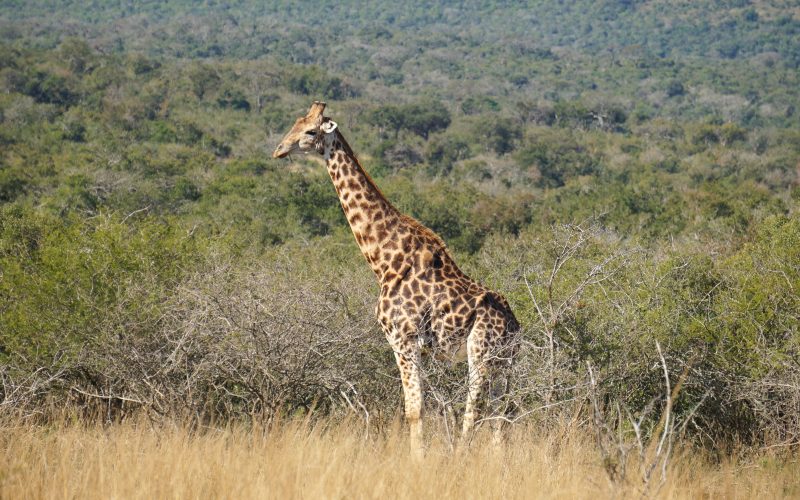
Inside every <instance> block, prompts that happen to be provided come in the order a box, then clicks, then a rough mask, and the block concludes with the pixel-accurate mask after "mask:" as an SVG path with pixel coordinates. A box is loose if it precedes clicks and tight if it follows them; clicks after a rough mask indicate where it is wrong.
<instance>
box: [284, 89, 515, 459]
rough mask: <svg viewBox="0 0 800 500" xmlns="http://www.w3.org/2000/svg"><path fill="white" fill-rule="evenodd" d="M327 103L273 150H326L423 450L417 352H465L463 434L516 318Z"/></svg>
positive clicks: (505, 358) (414, 437) (498, 367)
mask: <svg viewBox="0 0 800 500" xmlns="http://www.w3.org/2000/svg"><path fill="white" fill-rule="evenodd" d="M324 107H325V105H324V103H319V102H315V103H314V105H312V107H311V109H310V110H309V112H308V114H307V115H306V116H305V117H302V118H299V119H298V120H297V122H296V123H295V126H294V127H293V128H292V130H290V131H289V133H288V134H287V135H286V137H285V138H284V140H283V141H282V142H281V144H280V145H279V146H278V147H277V148H276V150H275V152H274V153H273V156H274V157H278V158H280V157H284V156H286V155H287V154H289V153H290V152H292V151H295V150H299V151H316V152H318V153H320V154H322V155H323V157H324V159H325V163H326V166H327V169H328V174H329V175H330V177H331V180H332V181H333V185H334V187H335V188H336V192H337V194H338V196H339V200H340V202H341V205H342V209H343V210H344V214H345V217H346V218H347V221H348V223H349V224H350V227H351V229H352V231H353V235H354V236H355V239H356V243H357V244H358V246H359V248H360V249H361V252H362V254H363V255H364V257H365V258H366V260H367V262H368V263H369V265H370V267H371V268H372V271H373V272H374V273H375V275H376V277H377V278H378V282H379V283H380V286H381V291H380V297H379V300H378V304H377V306H376V308H375V312H376V315H377V317H378V321H379V322H380V324H381V327H382V329H383V331H384V334H385V335H386V339H387V340H388V342H389V344H390V345H391V347H392V350H393V351H394V355H395V359H396V361H397V365H398V368H399V370H400V375H401V379H402V383H403V394H404V403H405V416H406V419H407V421H408V423H409V426H410V432H411V446H412V449H414V450H415V451H417V452H421V450H422V423H421V419H422V410H423V384H422V374H421V372H420V356H421V353H422V352H423V351H426V350H430V351H432V352H434V353H435V354H437V355H439V356H441V357H449V358H451V359H452V358H455V357H457V356H458V354H459V353H460V352H463V353H464V354H466V358H467V361H468V365H469V374H468V379H469V381H468V396H467V402H466V408H465V413H464V421H463V426H462V436H463V437H464V438H468V437H469V436H470V434H471V432H472V430H473V428H474V425H475V419H476V416H477V413H476V411H477V405H478V404H479V402H480V400H481V399H482V398H483V396H484V395H485V392H486V389H487V386H489V385H490V378H491V376H492V374H493V373H498V372H500V371H502V370H503V369H504V368H508V367H509V366H510V364H511V359H512V357H513V354H514V352H513V346H512V345H511V343H512V342H511V341H512V337H513V335H514V334H515V333H516V332H517V331H518V330H519V324H518V323H517V320H516V318H515V317H514V314H513V312H512V311H511V308H510V306H509V305H508V302H507V301H506V299H505V298H504V297H503V296H501V295H500V294H498V293H496V292H493V291H491V290H489V289H488V288H486V287H484V286H483V285H481V284H479V283H477V282H475V281H473V280H472V279H470V278H469V277H468V276H467V275H466V274H464V273H463V272H462V271H461V270H460V269H459V268H458V266H457V265H456V263H455V261H454V260H453V258H452V257H451V256H450V253H449V252H448V251H447V247H446V246H445V244H444V242H443V241H442V239H441V238H439V236H438V235H436V233H434V232H433V231H431V230H430V229H428V228H427V227H425V226H423V225H422V224H420V223H419V222H417V221H416V220H415V219H413V218H412V217H409V216H407V215H404V214H402V213H400V211H399V210H397V209H396V208H395V207H394V206H393V205H392V204H391V203H389V201H388V200H387V199H386V198H385V197H384V196H383V194H382V193H381V192H380V190H379V189H378V187H377V186H376V185H375V183H374V182H373V181H372V179H371V178H370V176H369V174H367V172H366V171H365V170H364V169H363V168H362V167H361V165H360V163H359V162H358V160H357V159H356V157H355V155H354V154H353V151H352V149H351V148H350V146H349V145H348V144H347V141H345V139H344V137H343V136H342V134H341V133H340V132H339V131H338V129H337V126H336V124H335V123H334V122H332V121H330V120H329V119H327V118H325V117H323V115H322V111H323V110H324ZM501 382H502V380H501ZM493 389H494V388H493ZM500 391H501V392H504V391H505V387H501V388H500Z"/></svg>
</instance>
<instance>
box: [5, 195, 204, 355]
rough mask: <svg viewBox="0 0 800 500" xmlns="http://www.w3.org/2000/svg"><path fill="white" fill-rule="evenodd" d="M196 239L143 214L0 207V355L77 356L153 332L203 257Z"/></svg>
mask: <svg viewBox="0 0 800 500" xmlns="http://www.w3.org/2000/svg"><path fill="white" fill-rule="evenodd" d="M197 256H198V246H197V243H196V239H195V238H192V237H189V236H187V235H186V234H185V233H183V232H182V231H177V230H176V228H174V227H173V226H171V225H170V224H168V223H165V222H160V221H157V220H154V219H149V218H145V219H144V220H140V221H138V222H137V224H136V225H135V226H131V225H129V224H128V223H127V221H124V220H122V219H121V218H120V217H115V216H105V215H104V216H100V217H96V218H94V219H83V220H82V219H79V218H77V217H68V218H66V219H58V218H55V217H52V216H46V215H42V214H41V213H37V212H36V211H32V210H28V209H21V208H19V207H4V208H2V211H0V268H1V269H2V270H3V279H2V280H0V300H1V301H2V303H3V304H4V307H3V314H2V315H0V359H3V360H4V362H8V361H9V360H11V359H13V360H14V361H15V362H24V364H26V365H27V366H37V364H39V363H48V362H49V360H52V359H53V358H61V359H62V360H64V361H65V362H66V361H67V360H69V361H74V358H73V357H74V356H75V355H77V354H78V353H79V352H80V350H81V349H83V348H87V347H90V346H91V345H93V344H96V343H102V342H103V341H104V338H105V337H106V336H108V335H137V334H146V333H147V331H148V330H147V329H148V328H150V327H152V325H153V324H155V323H156V322H157V321H158V315H159V314H160V311H161V306H162V299H163V297H164V296H165V295H166V294H167V293H169V290H170V289H171V288H172V287H174V286H175V285H176V283H177V281H178V280H179V279H180V277H181V276H182V275H183V273H184V272H185V271H187V270H188V269H190V268H191V265H192V263H193V262H194V261H195V260H196V259H197Z"/></svg>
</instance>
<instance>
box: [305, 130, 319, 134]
mask: <svg viewBox="0 0 800 500" xmlns="http://www.w3.org/2000/svg"><path fill="white" fill-rule="evenodd" d="M306 135H317V132H316V131H315V130H309V131H307V132H306Z"/></svg>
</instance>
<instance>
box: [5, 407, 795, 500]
mask: <svg viewBox="0 0 800 500" xmlns="http://www.w3.org/2000/svg"><path fill="white" fill-rule="evenodd" d="M4 427H5V428H4V429H2V433H1V434H0V449H1V450H2V453H0V498H15V499H24V498H83V499H91V498H148V499H149V498H237V499H238V498H314V499H316V498H431V497H435V498H538V497H547V498H599V497H634V496H635V497H641V496H642V493H643V492H642V489H641V483H638V482H637V480H636V479H635V477H634V478H630V477H631V476H636V475H635V474H629V480H628V481H626V483H625V484H622V485H620V484H611V483H610V482H609V481H608V479H607V478H606V475H605V472H604V470H603V467H602V465H601V461H600V458H599V456H598V455H597V453H596V451H595V447H594V445H593V443H592V441H591V440H590V439H585V438H583V437H571V438H559V437H557V436H559V435H560V434H562V433H559V432H557V431H554V432H550V433H549V434H548V435H546V436H541V435H536V433H533V432H531V431H529V430H528V431H526V429H523V428H518V429H516V430H515V431H514V432H513V433H512V435H511V436H510V437H509V442H508V443H507V444H506V445H505V448H504V449H503V450H502V451H500V450H497V449H494V448H493V447H491V446H484V445H481V444H480V443H478V444H475V445H474V446H473V447H472V448H470V449H469V450H468V452H458V451H456V452H451V451H449V448H448V447H447V446H446V445H445V444H443V443H441V442H438V441H436V440H435V439H434V440H433V442H432V443H431V445H430V448H429V450H428V453H427V455H426V457H425V459H424V460H422V461H419V462H415V461H413V460H411V459H410V458H409V455H408V453H407V452H406V449H407V443H406V442H405V441H404V439H403V437H402V436H403V435H404V433H403V432H402V428H400V426H394V427H392V428H390V429H387V430H385V431H384V432H382V433H380V434H379V435H375V433H374V432H373V435H372V436H369V437H366V436H365V434H364V431H363V429H362V428H359V426H357V425H355V424H336V425H329V426H327V428H325V426H322V425H321V424H317V425H315V426H309V425H306V424H304V423H301V422H289V423H284V424H281V425H278V426H277V427H276V428H274V430H273V431H271V432H263V431H260V430H253V429H246V428H244V427H241V426H240V427H227V428H219V429H206V430H203V431H200V432H196V431H195V432H192V431H190V430H188V429H187V428H186V427H183V426H172V427H160V428H159V429H154V428H152V427H151V426H149V425H148V424H146V423H143V422H139V423H124V424H117V425H112V426H106V427H87V426H81V425H76V424H63V425H57V426H49V427H41V426H30V425H24V424H21V423H19V422H14V423H11V424H8V423H6V424H5V425H4ZM633 469H634V468H629V470H633ZM799 477H800V466H799V465H798V462H797V460H795V459H785V458H784V459H783V460H778V459H776V458H770V457H769V456H767V455H764V454H761V455H759V456H757V457H754V458H753V457H751V458H750V459H748V460H741V459H739V460H734V459H728V460H726V461H723V462H722V463H721V464H713V463H712V462H711V461H709V460H708V459H706V458H705V457H703V456H701V455H697V454H691V455H690V454H683V455H682V456H679V457H676V458H675V459H674V460H673V463H672V466H671V468H670V471H669V475H668V479H667V481H666V482H665V483H664V484H663V485H662V486H661V487H660V488H658V487H657V485H652V486H651V489H650V491H649V492H648V496H649V495H654V496H657V497H667V498H699V497H710V498H753V497H760V498H775V497H787V496H795V497H796V496H797V495H800V487H799V486H798V478H799Z"/></svg>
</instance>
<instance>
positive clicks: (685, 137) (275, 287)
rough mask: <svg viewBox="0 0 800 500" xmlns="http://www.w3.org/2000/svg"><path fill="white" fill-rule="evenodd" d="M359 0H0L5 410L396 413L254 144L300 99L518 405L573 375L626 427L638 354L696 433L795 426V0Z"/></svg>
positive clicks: (269, 141)
mask: <svg viewBox="0 0 800 500" xmlns="http://www.w3.org/2000/svg"><path fill="white" fill-rule="evenodd" d="M362 4H363V3H362V2H349V1H347V2H338V3H336V4H331V5H325V4H320V3H318V2H307V1H300V2H272V3H270V5H267V6H264V5H261V3H260V2H250V1H245V0H241V1H230V2H216V1H206V2H191V1H188V0H178V1H150V2H123V1H118V2H104V1H95V2H74V1H63V2H45V1H14V0H12V1H5V2H2V4H0V203H1V204H2V206H0V273H1V274H0V364H2V368H0V370H1V371H2V373H0V376H2V377H3V380H4V385H3V388H2V389H0V391H2V392H0V400H2V405H3V407H6V408H15V409H20V408H26V409H27V410H28V411H33V410H34V409H37V408H41V407H44V406H43V405H45V403H46V402H51V403H52V402H53V401H57V402H59V404H62V403H63V402H64V401H70V402H72V403H80V404H87V402H89V401H93V399H92V398H93V397H94V398H95V399H97V398H99V400H100V401H101V402H103V404H109V403H108V402H109V401H114V402H115V404H117V405H121V407H125V403H124V402H125V401H128V402H129V403H128V405H129V406H130V404H131V403H130V402H131V401H133V402H135V404H134V406H136V407H144V408H146V409H151V410H155V411H156V412H158V413H159V414H162V415H163V414H172V413H173V412H175V413H181V412H187V411H188V412H190V414H209V415H214V416H220V415H222V416H228V417H238V416H242V415H248V414H249V415H252V414H254V413H256V412H264V413H266V414H272V413H275V412H279V411H284V410H286V411H300V410H303V409H305V410H307V409H308V408H310V407H312V406H315V405H316V406H315V407H320V408H323V409H328V410H330V411H334V410H337V411H338V410H348V408H354V407H355V406H354V405H355V403H353V402H352V401H351V399H348V396H344V399H343V398H342V394H349V395H350V396H349V397H350V398H352V399H353V400H358V404H361V405H364V407H368V408H371V409H375V408H378V409H379V410H378V411H379V412H386V413H390V412H391V411H393V410H392V409H393V408H395V407H396V406H397V405H398V401H399V399H398V398H399V392H398V391H399V390H398V386H397V384H396V383H395V380H393V377H396V374H395V372H394V371H393V368H392V364H393V362H392V360H391V352H390V350H389V348H388V346H385V345H384V344H385V341H384V340H383V338H382V335H381V333H380V329H379V327H378V326H377V324H376V323H375V321H374V319H373V313H372V309H373V307H374V300H375V298H376V291H377V287H376V285H375V284H374V283H373V281H372V276H371V274H370V272H369V270H368V268H367V266H366V265H365V264H364V262H363V259H362V257H361V256H360V255H359V253H358V249H357V247H356V245H355V244H354V243H353V239H352V236H351V235H350V233H349V228H348V227H347V224H346V221H345V219H344V217H343V216H342V213H341V209H340V207H339V202H338V199H337V197H336V194H335V191H334V189H333V187H332V185H331V182H330V179H329V178H328V176H327V173H326V172H325V169H324V168H323V167H322V165H321V163H320V161H318V160H317V159H316V158H312V157H298V156H294V157H292V158H291V159H290V160H288V161H287V160H273V159H271V157H270V152H271V151H272V149H273V148H274V147H275V145H276V144H277V142H278V141H279V139H280V137H281V136H282V134H283V133H284V132H285V131H286V129H287V128H288V126H290V124H291V123H293V121H294V119H295V118H297V117H298V116H301V115H303V114H305V111H306V110H307V108H308V106H309V105H310V103H311V102H312V101H313V100H316V99H319V100H325V101H327V103H328V109H327V111H326V113H327V114H328V115H329V116H331V117H332V118H333V119H335V120H337V122H338V123H339V126H340V130H341V131H342V132H343V134H344V135H345V136H346V137H347V138H348V140H349V141H350V143H351V144H352V146H353V148H354V150H355V151H356V153H357V154H358V155H359V157H360V158H361V161H362V163H363V164H364V166H365V167H366V169H367V170H368V171H369V172H370V174H371V175H372V176H373V177H375V179H376V182H377V183H378V184H379V186H380V187H381V189H382V190H383V191H384V193H385V194H386V195H387V197H388V198H389V199H390V200H391V201H392V202H393V203H395V204H396V205H397V206H398V207H399V208H400V209H402V210H404V211H406V212H407V213H409V214H411V215H413V216H414V217H416V218H418V219H419V220H420V221H421V222H423V223H424V224H426V225H428V226H429V227H431V228H432V229H433V230H435V231H437V232H438V233H439V234H440V235H441V236H442V237H443V238H444V240H445V241H446V242H447V244H448V245H449V246H450V248H451V249H452V250H453V252H454V254H455V255H456V257H457V259H458V260H459V262H460V263H462V264H463V267H464V268H465V269H466V270H467V271H468V272H469V273H470V274H471V275H473V276H474V277H475V278H477V279H479V280H481V281H484V282H486V283H488V284H490V285H492V286H494V287H496V288H497V289H498V290H499V291H501V292H503V293H504V294H505V295H506V296H508V298H509V300H510V301H511V303H512V306H513V307H514V309H515V311H517V315H518V316H519V317H520V319H521V321H522V322H523V327H524V329H525V338H526V342H529V343H530V345H532V346H534V347H533V348H531V349H529V350H528V353H527V354H526V355H525V356H523V361H522V362H521V363H520V365H519V366H520V367H519V371H520V377H519V378H518V380H519V382H518V383H519V384H520V387H519V388H518V389H519V392H518V394H519V400H520V404H521V405H522V406H526V407H535V406H537V405H539V404H540V403H541V402H543V401H546V402H550V401H554V400H564V401H567V400H570V401H571V400H581V398H580V397H579V394H585V391H586V390H587V389H586V388H587V387H588V386H587V384H588V382H587V372H586V366H587V363H588V364H589V365H590V366H593V367H595V368H596V369H597V373H598V374H599V377H600V380H601V383H600V387H599V388H596V389H597V390H602V391H604V395H605V396H606V398H607V400H608V401H619V402H621V404H622V405H624V406H625V407H626V408H631V411H634V412H637V411H644V409H645V408H650V407H649V406H648V405H650V404H651V403H652V400H653V398H658V397H659V396H658V395H659V394H661V392H662V389H663V386H662V378H661V377H662V374H661V372H659V370H658V369H655V370H654V369H653V368H652V367H653V365H654V363H656V366H657V367H658V361H659V358H658V353H657V350H656V347H655V346H656V344H655V342H656V341H658V342H659V345H660V346H662V347H663V348H664V350H665V353H664V354H665V359H666V362H667V364H668V366H669V369H670V370H673V371H674V374H673V380H677V378H678V376H679V374H680V373H684V372H685V373H686V374H687V375H685V380H686V383H685V387H684V389H683V392H682V394H681V395H680V399H679V400H677V401H676V403H675V404H676V409H677V410H676V411H678V413H679V415H682V416H683V417H685V418H686V419H687V420H686V421H687V422H689V421H690V420H691V425H689V424H688V423H687V425H686V426H685V428H684V430H685V429H687V428H688V429H689V432H690V433H694V435H695V436H696V437H697V439H698V440H700V441H702V440H709V441H714V440H716V439H718V438H720V437H726V438H730V437H731V436H734V437H736V439H739V438H742V439H746V440H760V442H768V441H769V442H772V441H775V442H790V441H792V440H795V441H796V439H797V438H798V437H800V435H799V434H798V433H800V389H798V385H797V384H798V381H800V362H799V361H798V360H800V320H799V319H798V315H800V312H799V311H800V299H799V298H798V297H800V296H799V295H798V293H800V292H799V290H800V267H799V266H798V263H800V253H798V252H800V216H799V215H798V202H799V201H800V110H798V109H797V108H798V106H800V8H798V7H797V5H796V3H795V2H790V1H780V0H775V1H756V0H753V1H748V0H730V1H725V2H711V1H705V0H703V1H697V2H677V1H667V0H655V1H611V0H607V1H602V2H591V1H578V2H563V3H562V2H544V1H533V2H529V3H528V4H527V5H521V4H519V3H516V2H493V3H489V4H485V5H482V6H470V5H462V4H461V3H459V2H437V3H434V4H429V5H425V6H419V7H409V6H406V5H404V4H403V3H402V2H400V3H398V2H388V1H379V2H373V3H371V4H370V5H362ZM601 278H602V279H601ZM544 303H548V304H550V305H551V306H552V307H550V308H549V309H548V308H545V309H544V310H542V309H540V307H539V306H540V305H542V304H544ZM548 311H549V312H548ZM309 318H316V319H319V321H311V320H310V319H309ZM320 338H323V339H328V341H326V342H324V343H323V344H324V345H323V344H318V341H319V339H320ZM253 346H257V348H254V347H253ZM331 360H333V361H331ZM309 366H313V367H314V368H313V369H309V368H308V367H309ZM375 373H380V374H381V375H382V377H377V378H376V377H375ZM383 375H385V376H383ZM448 376H449V377H450V378H448ZM459 380H460V379H459V378H458V376H457V375H453V374H452V373H449V372H447V373H445V374H443V375H442V379H441V380H439V382H441V383H442V384H443V386H445V388H447V387H449V388H450V389H452V390H457V389H454V387H457V386H458V381H459ZM434 382H435V381H434ZM434 382H432V383H434ZM447 384H451V385H450V386H448V385H447ZM348 391H352V393H351V392H348ZM91 395H94V396H91ZM66 396H69V397H66ZM570 398H572V399H570ZM658 401H659V404H662V403H661V402H662V399H658ZM430 404H431V405H435V404H437V403H436V402H430ZM576 404H577V403H576ZM553 411H560V409H557V410H553ZM564 411H565V412H566V411H567V410H564ZM648 411H649V410H648ZM651 417H652V414H651ZM533 418H544V417H542V416H541V415H539V414H534V417H533ZM651 420H652V422H651V423H652V424H655V421H656V420H655V419H654V418H651ZM709 441H706V442H709ZM714 442H715V441H714Z"/></svg>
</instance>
